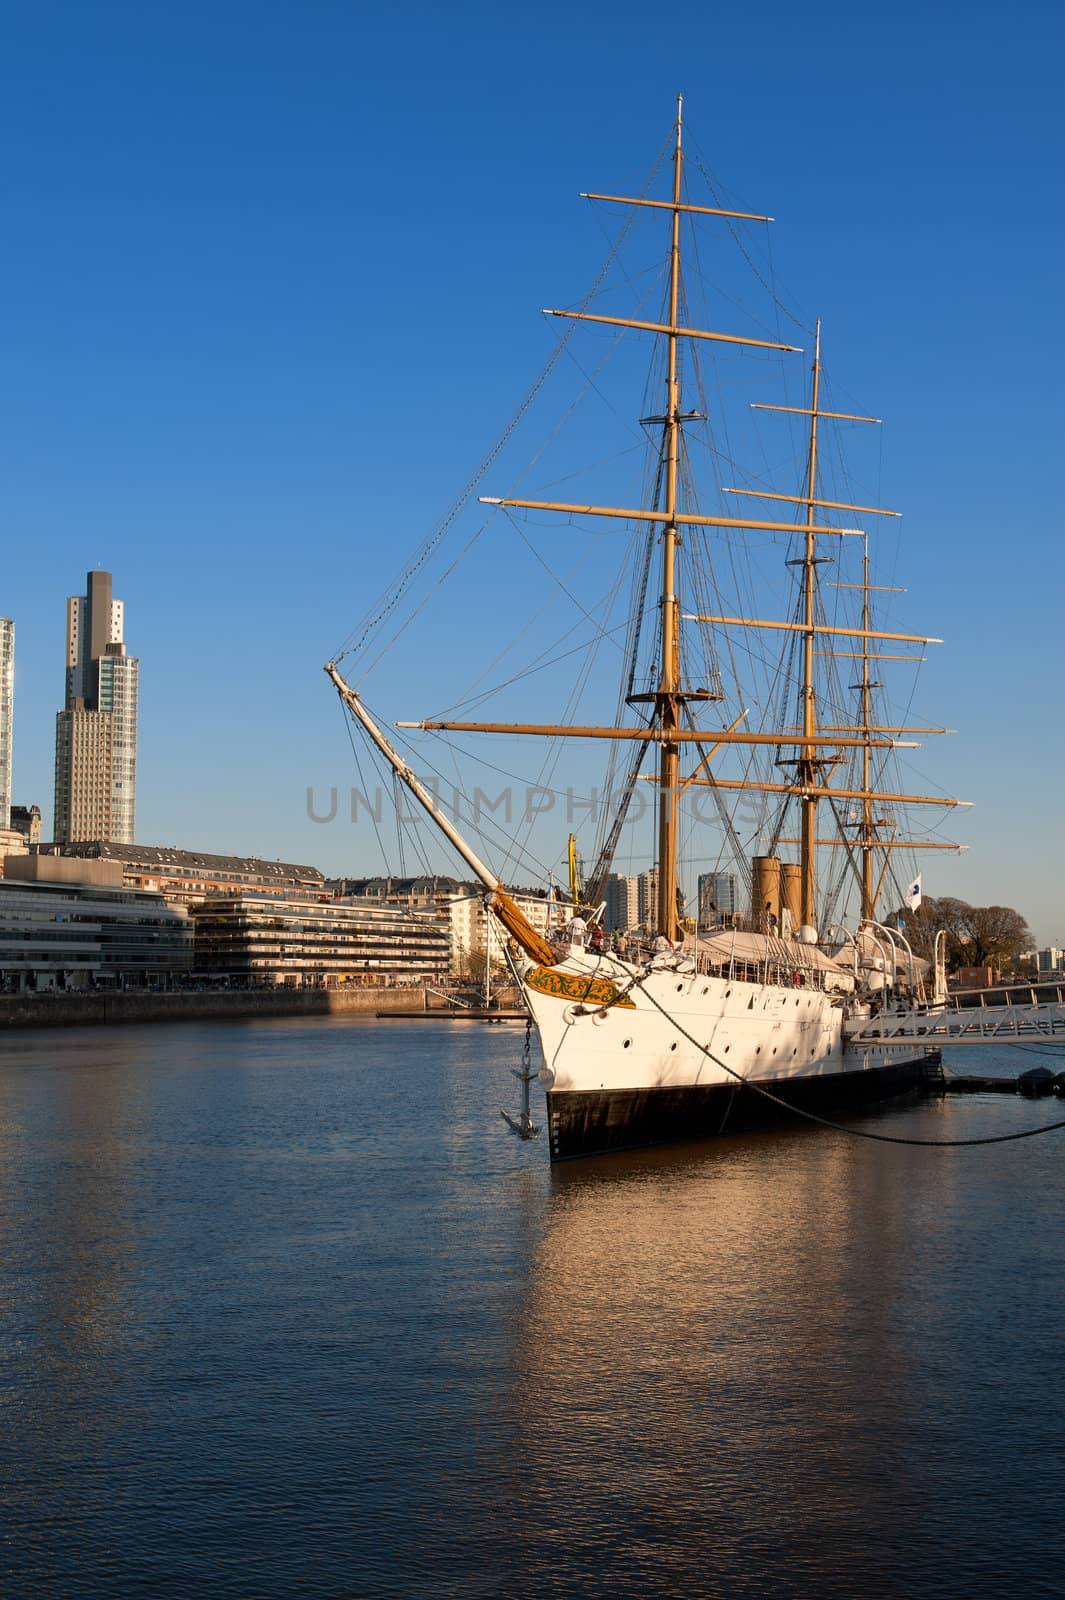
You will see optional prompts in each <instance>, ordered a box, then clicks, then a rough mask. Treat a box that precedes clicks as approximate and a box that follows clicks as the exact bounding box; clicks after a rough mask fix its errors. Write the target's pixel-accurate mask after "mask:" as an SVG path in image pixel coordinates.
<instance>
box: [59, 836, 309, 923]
mask: <svg viewBox="0 0 1065 1600" xmlns="http://www.w3.org/2000/svg"><path fill="white" fill-rule="evenodd" d="M41 853H42V854H46V855H53V856H65V857H70V858H77V859H79V860H83V861H110V862H117V863H118V865H119V867H120V868H121V880H120V881H121V882H122V883H123V884H125V886H126V887H127V888H130V889H158V890H159V891H160V892H161V893H162V894H164V895H165V896H166V899H167V901H168V902H169V904H171V905H184V906H194V905H199V904H200V903H201V901H203V900H206V899H207V897H208V896H209V895H215V894H233V893H238V892H240V891H241V890H244V889H255V890H257V891H260V892H262V893H266V894H286V893H290V892H292V891H302V892H303V893H305V894H317V895H325V894H327V890H326V886H325V879H324V878H323V877H322V874H321V873H320V872H319V870H318V868H317V867H303V866H297V865H295V864H294V863H292V862H288V861H262V860H260V859H259V858H258V857H257V856H220V855H210V854H208V853H207V852H205V851H202V850H175V849H172V848H171V847H170V846H169V845H152V844H116V843H113V842H112V841H110V840H105V839H82V840H78V841H76V842H74V843H71V844H62V845H58V844H48V845H44V846H43V847H42V851H41Z"/></svg>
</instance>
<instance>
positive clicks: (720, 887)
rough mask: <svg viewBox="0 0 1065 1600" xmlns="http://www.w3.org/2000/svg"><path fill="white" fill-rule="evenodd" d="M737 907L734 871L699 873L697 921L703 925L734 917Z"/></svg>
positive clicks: (738, 894) (737, 889) (736, 886)
mask: <svg viewBox="0 0 1065 1600" xmlns="http://www.w3.org/2000/svg"><path fill="white" fill-rule="evenodd" d="M739 908H740V889H739V883H738V881H737V879H736V874H735V873H734V872H703V873H700V875H699V921H700V923H701V924H702V926H703V927H712V926H713V924H714V923H715V922H722V921H724V920H726V919H729V918H732V917H734V916H735V914H736V912H737V911H738V910H739Z"/></svg>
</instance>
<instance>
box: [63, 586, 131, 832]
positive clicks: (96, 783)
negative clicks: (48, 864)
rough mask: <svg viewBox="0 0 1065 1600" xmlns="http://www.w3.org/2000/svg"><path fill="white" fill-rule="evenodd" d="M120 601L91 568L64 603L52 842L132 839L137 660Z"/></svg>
mask: <svg viewBox="0 0 1065 1600" xmlns="http://www.w3.org/2000/svg"><path fill="white" fill-rule="evenodd" d="M123 623H124V607H123V604H122V601H121V600H115V599H114V598H113V597H112V594H111V574H110V573H109V572H90V573H89V574H88V575H87V582H86V593H85V594H84V595H72V596H71V598H70V599H69V600H68V601H67V687H66V706H65V708H64V709H63V710H62V711H60V712H58V713H57V715H56V735H55V829H54V837H55V841H56V843H57V844H73V843H74V842H75V841H76V840H79V839H100V840H104V841H109V842H110V843H112V844H133V843H134V842H135V837H136V810H137V686H138V676H139V668H140V663H139V661H138V660H137V658H136V657H135V656H127V654H126V647H125V644H124V643H123V639H122V633H123Z"/></svg>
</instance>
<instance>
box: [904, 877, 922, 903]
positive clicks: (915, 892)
mask: <svg viewBox="0 0 1065 1600" xmlns="http://www.w3.org/2000/svg"><path fill="white" fill-rule="evenodd" d="M906 904H907V906H908V907H909V909H910V910H911V911H920V909H921V874H920V873H918V874H917V876H916V878H914V880H913V882H912V883H911V884H910V886H909V888H908V889H907V890H906Z"/></svg>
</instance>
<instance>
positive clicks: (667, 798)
mask: <svg viewBox="0 0 1065 1600" xmlns="http://www.w3.org/2000/svg"><path fill="white" fill-rule="evenodd" d="M683 107H684V98H683V96H682V95H678V96H677V138H676V145H675V147H674V151H673V247H672V250H671V252H670V258H669V327H670V333H669V335H668V339H669V345H668V353H669V372H668V379H667V395H666V418H665V446H666V452H665V454H666V483H665V489H666V505H665V512H666V522H665V527H664V529H663V532H662V671H661V676H660V678H659V682H658V720H659V725H660V727H661V730H662V734H663V739H662V747H661V752H660V755H659V763H658V931H659V933H663V934H665V936H666V938H667V939H673V938H674V937H675V936H676V932H677V789H678V779H679V776H680V748H679V746H678V744H677V743H676V741H675V740H672V739H670V738H669V734H670V732H671V731H673V730H675V729H676V727H677V724H678V720H679V717H678V710H679V702H678V698H677V695H678V690H679V689H680V667H679V662H678V652H677V594H676V575H677V523H676V515H677V466H678V460H679V455H680V385H679V380H678V377H677V333H676V331H675V330H676V328H677V316H678V311H679V305H680V205H681V163H682V160H683V154H682V149H681V130H682V121H681V118H682V112H683Z"/></svg>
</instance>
